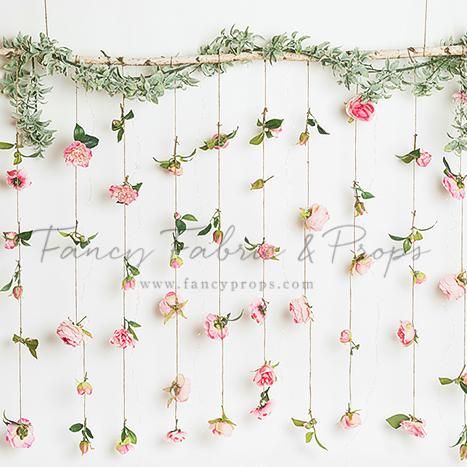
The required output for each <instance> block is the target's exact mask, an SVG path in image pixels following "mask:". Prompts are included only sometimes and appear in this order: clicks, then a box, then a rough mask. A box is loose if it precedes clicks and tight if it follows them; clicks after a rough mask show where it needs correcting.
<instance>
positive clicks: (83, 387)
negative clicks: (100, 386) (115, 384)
mask: <svg viewBox="0 0 467 467" xmlns="http://www.w3.org/2000/svg"><path fill="white" fill-rule="evenodd" d="M76 392H77V393H78V395H79V396H90V395H91V394H92V386H91V384H90V383H89V382H88V381H86V380H84V381H81V383H79V384H78V385H77V386H76Z"/></svg>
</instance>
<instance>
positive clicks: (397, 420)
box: [386, 413, 410, 430]
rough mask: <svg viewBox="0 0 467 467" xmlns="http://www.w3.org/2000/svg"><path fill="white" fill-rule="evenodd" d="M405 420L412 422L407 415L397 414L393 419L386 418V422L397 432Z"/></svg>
mask: <svg viewBox="0 0 467 467" xmlns="http://www.w3.org/2000/svg"><path fill="white" fill-rule="evenodd" d="M405 420H410V418H409V417H408V416H407V415H405V414H402V413H401V414H396V415H393V416H392V417H389V418H386V421H387V422H388V423H389V425H391V426H392V427H393V428H394V429H395V430H397V429H398V428H399V427H400V426H401V422H403V421H405Z"/></svg>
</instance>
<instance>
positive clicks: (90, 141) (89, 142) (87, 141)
mask: <svg viewBox="0 0 467 467" xmlns="http://www.w3.org/2000/svg"><path fill="white" fill-rule="evenodd" d="M82 143H83V144H84V145H85V146H86V147H87V148H88V149H92V148H95V147H96V146H97V145H98V144H99V139H98V138H96V137H95V136H90V135H85V136H84V138H83V141H82Z"/></svg>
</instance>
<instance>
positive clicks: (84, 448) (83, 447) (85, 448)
mask: <svg viewBox="0 0 467 467" xmlns="http://www.w3.org/2000/svg"><path fill="white" fill-rule="evenodd" d="M90 449H92V448H91V443H90V442H89V441H85V440H84V439H83V441H81V443H79V450H80V451H81V455H82V456H84V455H85V454H87V453H88V452H89V450H90Z"/></svg>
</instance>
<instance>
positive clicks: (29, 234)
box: [18, 230, 32, 240]
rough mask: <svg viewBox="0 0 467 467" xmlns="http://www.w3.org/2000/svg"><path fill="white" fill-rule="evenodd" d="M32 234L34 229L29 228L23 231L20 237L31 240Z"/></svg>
mask: <svg viewBox="0 0 467 467" xmlns="http://www.w3.org/2000/svg"><path fill="white" fill-rule="evenodd" d="M31 236H32V230H28V231H27V232H21V233H20V234H19V235H18V237H19V238H20V239H21V240H30V239H31Z"/></svg>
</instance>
